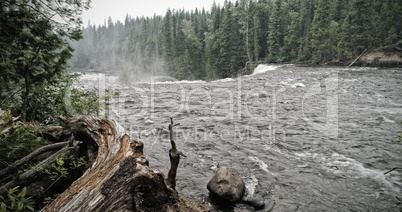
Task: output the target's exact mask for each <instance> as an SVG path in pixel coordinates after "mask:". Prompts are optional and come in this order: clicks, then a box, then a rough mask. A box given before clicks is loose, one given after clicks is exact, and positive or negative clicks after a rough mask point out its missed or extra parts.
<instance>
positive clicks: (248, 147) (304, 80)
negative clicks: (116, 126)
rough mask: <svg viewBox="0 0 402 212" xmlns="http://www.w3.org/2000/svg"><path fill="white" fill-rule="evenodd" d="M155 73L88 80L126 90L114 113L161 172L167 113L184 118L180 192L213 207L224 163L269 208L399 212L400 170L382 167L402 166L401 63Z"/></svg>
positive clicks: (179, 139) (179, 134)
mask: <svg viewBox="0 0 402 212" xmlns="http://www.w3.org/2000/svg"><path fill="white" fill-rule="evenodd" d="M158 79H160V77H154V78H153V81H154V82H152V83H131V84H130V83H123V82H121V81H119V80H118V79H117V78H116V77H106V78H105V77H104V75H102V74H87V75H86V76H84V77H83V79H82V81H83V82H84V83H88V82H95V84H96V85H99V86H100V87H99V89H100V90H101V91H102V90H104V89H111V90H112V91H118V92H119V93H120V96H119V98H117V99H115V100H113V101H111V104H110V117H111V118H113V119H115V120H116V121H117V122H119V123H120V124H121V125H122V126H123V127H125V128H126V130H127V132H128V134H130V136H131V137H132V138H134V139H140V140H142V141H144V143H145V147H144V153H145V155H146V156H147V157H148V158H149V161H150V167H151V168H154V169H159V170H161V171H162V172H163V173H165V174H167V171H168V169H169V166H170V163H169V159H168V158H169V157H168V151H169V149H170V142H169V136H168V129H167V126H168V124H169V121H170V120H169V118H170V117H173V119H174V121H175V122H177V123H180V125H179V126H177V127H175V140H176V143H177V145H178V148H179V149H181V150H182V151H183V152H185V154H186V155H187V157H186V158H183V159H182V160H181V162H180V165H179V169H178V179H177V190H178V192H179V193H180V194H183V195H187V196H191V197H195V198H197V199H202V200H204V201H206V202H208V203H209V204H211V203H210V200H209V198H208V190H207V189H206V185H207V183H208V181H209V180H210V179H211V177H212V176H213V175H214V173H215V172H216V171H217V169H218V168H219V167H222V166H226V167H230V168H233V169H235V170H236V171H237V172H238V173H239V174H240V175H241V176H242V177H243V179H244V181H245V183H246V187H247V195H249V196H259V197H261V198H263V199H265V200H266V201H267V202H270V203H269V204H271V203H272V202H273V201H274V202H275V205H274V207H273V209H272V211H399V208H398V206H397V205H396V203H397V202H398V201H397V199H396V197H402V195H401V189H402V180H401V179H402V171H401V170H395V171H392V172H390V173H388V174H386V175H384V172H386V171H388V170H391V169H392V168H395V167H398V166H399V167H401V164H402V163H401V159H402V157H401V154H402V152H401V151H402V144H398V143H396V141H397V140H398V138H397V136H398V133H397V132H398V131H401V130H402V125H401V123H400V122H401V121H402V90H401V88H402V70H401V69H379V68H344V67H325V68H317V67H314V68H311V67H297V66H294V65H283V66H267V65H260V66H259V67H257V69H256V70H255V71H254V74H253V75H250V76H245V77H240V78H237V79H224V80H218V81H212V82H203V81H195V82H193V81H192V82H183V81H181V82H157V81H158ZM213 208H214V207H213ZM214 210H217V211H253V210H254V209H253V208H252V207H249V206H247V205H242V204H238V205H236V206H235V207H233V208H226V209H223V208H214Z"/></svg>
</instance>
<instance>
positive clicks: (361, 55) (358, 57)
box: [348, 49, 367, 67]
mask: <svg viewBox="0 0 402 212" xmlns="http://www.w3.org/2000/svg"><path fill="white" fill-rule="evenodd" d="M366 51H367V49H364V51H363V52H362V53H361V54H360V55H359V56H357V58H356V59H355V60H353V62H352V63H350V64H349V65H348V67H350V66H352V65H353V64H354V63H355V62H356V61H357V60H358V59H359V58H360V57H361V56H362V55H363V54H364V53H365V52H366Z"/></svg>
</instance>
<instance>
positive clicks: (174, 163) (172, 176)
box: [166, 118, 186, 189]
mask: <svg viewBox="0 0 402 212" xmlns="http://www.w3.org/2000/svg"><path fill="white" fill-rule="evenodd" d="M177 125H180V123H177V124H174V123H173V118H170V124H169V131H170V144H171V145H172V148H171V149H170V150H169V159H170V169H169V173H168V178H167V179H166V184H167V185H168V186H169V187H170V188H172V189H176V175H177V168H178V166H179V163H180V156H183V157H186V156H185V155H184V154H183V153H182V152H181V151H179V150H178V149H177V147H176V142H175V141H174V139H173V134H174V133H173V127H174V126H177Z"/></svg>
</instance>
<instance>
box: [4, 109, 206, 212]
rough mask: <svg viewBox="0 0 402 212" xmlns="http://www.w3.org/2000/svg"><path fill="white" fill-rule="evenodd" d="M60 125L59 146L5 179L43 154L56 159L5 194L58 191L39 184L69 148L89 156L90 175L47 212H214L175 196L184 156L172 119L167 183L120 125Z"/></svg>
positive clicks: (89, 121)
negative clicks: (21, 190) (16, 189)
mask: <svg viewBox="0 0 402 212" xmlns="http://www.w3.org/2000/svg"><path fill="white" fill-rule="evenodd" d="M61 119H62V120H63V121H64V122H65V124H66V126H65V127H63V128H62V130H60V129H57V130H52V132H55V133H53V135H52V136H53V137H55V139H56V140H59V141H61V142H60V143H57V144H52V145H49V146H46V147H43V148H42V149H38V150H36V151H34V152H33V153H31V154H30V155H28V156H26V157H25V158H23V159H21V160H20V161H17V162H16V163H14V164H12V165H11V166H10V167H8V168H6V169H5V170H2V171H1V172H0V174H3V176H4V175H6V174H9V173H12V172H13V171H15V170H16V169H17V168H18V167H20V166H21V164H23V163H24V162H25V161H27V160H30V159H31V158H33V157H36V156H37V155H39V154H42V153H43V152H46V151H51V150H53V153H51V154H50V156H49V157H47V159H45V160H44V161H42V162H40V163H39V164H38V165H37V166H35V167H34V168H32V169H31V170H28V171H27V172H25V173H22V174H19V175H18V176H17V177H15V178H13V179H7V182H4V181H3V182H2V186H1V189H2V190H5V189H8V188H11V187H13V186H15V185H20V186H27V187H31V188H36V189H38V188H39V187H41V189H39V190H42V191H41V192H40V193H41V194H40V195H37V196H44V193H46V191H47V190H49V189H53V188H52V186H53V187H55V186H54V185H53V184H55V183H56V182H57V180H56V181H55V182H53V183H51V185H50V186H49V185H47V187H44V184H43V182H42V183H38V179H39V181H40V178H41V177H42V178H43V174H44V173H43V169H45V168H47V167H49V166H51V164H52V162H54V159H55V158H56V157H58V156H60V155H61V154H63V152H65V151H67V150H66V148H63V147H64V146H71V147H70V148H69V149H70V150H71V149H73V150H74V152H75V153H76V155H77V156H85V158H86V164H87V167H86V171H85V172H84V173H83V174H82V176H80V177H79V178H78V179H76V180H75V179H74V181H73V182H72V184H71V185H69V186H68V187H67V189H66V190H64V192H62V194H61V195H60V196H58V197H57V198H56V199H55V200H53V201H52V202H51V203H50V204H48V205H46V206H45V207H44V208H43V210H42V211H209V207H208V206H207V205H205V204H203V203H202V202H200V201H198V200H194V199H191V198H188V197H185V196H180V195H179V194H178V192H177V191H176V190H175V185H176V173H177V168H178V165H179V162H180V156H183V153H181V152H180V151H179V150H178V149H177V147H176V143H175V141H174V140H173V137H172V136H173V126H176V125H174V124H173V119H171V125H169V130H170V131H171V144H172V149H171V150H170V151H169V158H170V160H171V167H170V170H169V173H168V177H167V179H165V177H164V175H163V173H161V172H159V171H156V170H153V169H151V168H150V167H149V162H148V159H147V158H146V156H145V155H144V154H143V147H144V144H143V142H141V141H138V140H134V139H131V138H130V137H129V136H128V135H127V134H126V133H125V130H124V129H123V128H122V127H121V126H120V125H119V124H118V123H116V122H115V121H113V120H106V119H98V118H93V117H88V116H85V117H81V118H78V119H76V118H62V117H61ZM41 170H42V171H41ZM0 178H1V177H0ZM3 179H5V178H3ZM32 184H33V185H32ZM47 184H50V183H49V182H48V183H47ZM35 185H36V186H35ZM38 185H41V186H38ZM42 187H43V188H42ZM28 190H29V188H28Z"/></svg>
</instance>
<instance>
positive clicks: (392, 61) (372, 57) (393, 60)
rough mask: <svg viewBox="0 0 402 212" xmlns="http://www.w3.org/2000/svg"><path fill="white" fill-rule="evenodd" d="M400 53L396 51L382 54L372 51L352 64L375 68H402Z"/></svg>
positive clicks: (382, 52) (381, 52)
mask: <svg viewBox="0 0 402 212" xmlns="http://www.w3.org/2000/svg"><path fill="white" fill-rule="evenodd" d="M401 54H402V53H401V52H398V51H392V52H384V51H374V52H369V53H366V54H364V55H362V56H361V58H359V60H358V61H357V62H356V63H355V64H354V65H357V66H376V67H399V68H400V67H402V57H401V56H402V55H401Z"/></svg>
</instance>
